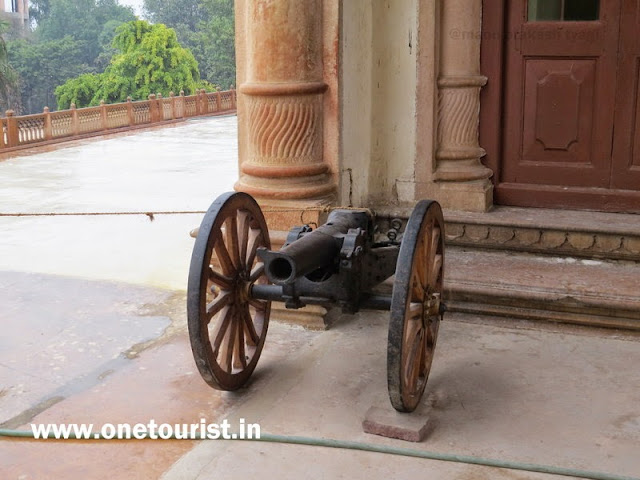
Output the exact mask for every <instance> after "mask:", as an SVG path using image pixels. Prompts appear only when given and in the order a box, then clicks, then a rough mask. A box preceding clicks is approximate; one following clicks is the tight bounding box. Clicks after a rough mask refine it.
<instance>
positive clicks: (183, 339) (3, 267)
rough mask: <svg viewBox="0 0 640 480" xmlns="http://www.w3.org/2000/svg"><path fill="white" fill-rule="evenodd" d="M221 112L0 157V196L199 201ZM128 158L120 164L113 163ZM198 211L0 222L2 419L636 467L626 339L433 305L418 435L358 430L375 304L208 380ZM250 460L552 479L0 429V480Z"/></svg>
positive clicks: (295, 473) (380, 331)
mask: <svg viewBox="0 0 640 480" xmlns="http://www.w3.org/2000/svg"><path fill="white" fill-rule="evenodd" d="M234 125H235V120H234V119H233V118H232V117H231V118H227V119H223V118H216V119H208V120H198V121H194V122H193V123H191V122H189V123H187V125H181V126H179V127H173V128H168V129H164V130H154V131H149V132H142V133H139V134H136V135H130V136H125V137H119V138H113V139H108V140H101V141H96V140H92V141H87V142H80V143H79V144H74V146H73V147H72V148H70V149H61V150H55V151H53V152H50V154H53V155H54V156H53V157H47V155H49V153H47V154H42V155H35V156H29V157H21V158H14V159H11V160H7V161H4V162H2V161H0V175H2V176H3V179H4V180H5V183H4V184H3V187H5V188H3V190H2V191H0V205H2V208H0V210H2V211H3V212H9V211H14V212H18V211H24V209H25V208H27V207H28V208H29V209H30V210H31V211H33V210H34V209H35V210H37V211H42V212H44V211H49V210H55V211H58V212H64V211H76V212H77V211H83V210H85V209H95V210H96V211H112V210H113V211H118V209H120V210H119V211H125V210H129V209H131V207H132V206H135V207H136V208H135V209H136V210H138V209H139V210H144V211H148V210H153V211H157V210H160V209H163V210H164V209H166V210H169V209H171V210H178V209H180V210H186V209H197V210H200V209H206V207H207V206H208V204H209V203H210V202H211V200H212V199H213V198H215V196H216V195H217V194H218V193H221V192H222V191H225V190H228V189H230V188H231V186H232V183H233V179H234V178H235V168H236V167H235V156H236V152H235V150H234V148H235V130H234ZM121 142H123V143H124V145H123V144H122V143H121ZM153 145H155V146H153ZM158 145H166V148H164V147H161V148H158ZM151 148H155V150H151ZM191 148H193V150H191ZM198 148H201V149H202V150H200V151H198ZM85 149H86V150H85ZM211 152H215V154H216V159H217V160H218V161H220V162H221V163H220V164H216V165H214V163H213V162H212V160H211V157H212V156H213V155H212V153H211ZM129 154H130V155H131V157H129V158H127V157H126V156H127V155H129ZM140 158H142V160H139V159H140ZM203 158H204V160H203ZM177 160H180V161H181V163H176V162H177ZM205 160H206V161H205ZM110 162H114V163H113V164H110ZM138 162H139V163H138ZM84 163H87V165H81V164H84ZM89 165H91V168H89ZM212 165H214V166H212ZM218 165H222V166H218ZM111 167H113V168H111ZM129 168H132V169H133V170H134V171H135V175H133V174H132V175H122V173H121V172H122V171H123V170H124V169H129ZM225 175H226V176H225ZM149 177H150V178H152V181H149V182H146V181H145V180H142V179H145V178H149ZM227 177H228V178H227ZM53 179H56V180H55V181H54V180H53ZM136 179H140V180H139V181H136ZM211 179H215V182H216V183H215V184H214V183H211ZM86 182H89V184H91V185H92V187H91V188H89V187H87V186H86V185H85V184H86ZM91 182H93V183H91ZM218 182H219V183H218ZM169 191H174V192H175V194H168V193H167V192H169ZM200 217H201V215H198V214H194V215H166V216H162V215H158V216H156V220H155V221H154V222H150V221H149V219H148V218H147V217H145V216H143V215H139V216H107V217H95V218H94V217H28V218H16V217H0V222H1V223H2V225H1V226H2V231H3V236H2V237H1V238H0V287H1V288H0V305H2V307H1V308H0V325H2V328H3V335H2V336H1V337H0V427H2V428H21V429H24V428H28V424H29V423H59V422H60V423H83V422H87V423H93V424H94V425H96V427H97V426H99V425H102V424H103V423H106V422H108V423H123V422H127V423H138V422H140V423H147V422H148V421H149V420H150V419H154V420H155V421H157V422H158V423H198V422H199V421H200V419H201V418H205V419H206V420H207V421H208V422H216V421H220V420H222V419H224V418H227V419H228V420H229V421H230V422H232V423H235V422H236V420H237V419H239V418H245V419H246V422H247V423H256V422H257V423H260V425H261V429H262V432H263V433H266V432H268V433H273V434H283V435H305V436H313V437H326V438H335V439H341V440H355V441H361V442H367V443H374V444H380V445H393V446H401V447H406V448H415V449H420V450H428V451H437V452H452V453H458V454H466V455H477V456H483V457H490V458H496V459H506V460H513V461H521V462H531V463H543V464H550V465H557V466H562V467H573V468H580V469H588V470H598V471H606V472H610V473H617V474H620V475H627V476H636V477H639V476H640V369H638V368H637V366H638V365H639V364H640V337H639V336H638V335H633V334H625V333H621V332H616V331H611V330H595V329H583V328H577V327H573V328H571V327H563V326H553V325H548V324H539V323H527V322H521V321H518V322H516V321H509V320H497V319H492V318H487V317H484V318H478V317H474V316H469V315H461V314H455V315H448V318H447V321H446V322H445V323H444V324H443V325H442V327H441V334H440V338H439V340H438V342H439V343H438V348H437V352H436V357H435V360H434V365H433V368H432V373H431V378H430V380H429V384H428V385H427V393H426V394H425V399H424V405H423V407H422V413H423V414H426V415H428V417H429V419H430V431H429V434H428V435H427V438H426V439H425V440H424V441H423V442H422V443H419V444H407V443H406V442H402V441H398V440H391V439H386V438H383V437H377V436H374V435H369V434H366V433H363V431H362V428H361V423H362V420H363V418H364V415H365V412H366V411H367V410H368V409H369V407H371V406H380V407H383V408H389V407H388V399H387V393H386V384H385V382H386V380H385V371H386V370H385V369H386V360H385V354H386V329H387V315H386V314H384V313H377V312H362V313H360V314H358V315H355V316H341V317H339V319H338V321H337V322H336V323H335V324H334V326H333V327H332V329H331V330H329V331H326V332H310V331H305V330H303V329H300V328H296V327H291V326H286V325H281V324H277V323H272V324H271V326H270V330H269V335H268V338H267V342H266V346H265V349H264V352H263V355H262V358H261V360H260V363H259V364H258V368H257V370H256V372H255V374H254V377H253V378H252V381H251V382H250V383H249V385H248V386H247V387H246V388H244V389H242V390H241V391H239V392H236V393H224V392H217V391H214V390H212V389H210V388H209V387H208V386H207V385H206V384H205V383H204V382H203V381H202V380H201V379H200V377H199V375H198V373H197V371H196V368H195V365H194V362H193V358H192V356H191V351H190V347H189V342H188V338H187V334H186V325H185V307H184V305H185V292H184V288H185V285H186V281H185V278H186V271H187V268H188V261H189V256H190V250H191V247H192V242H193V240H192V239H190V238H189V237H188V230H189V229H190V228H192V227H193V226H196V225H197V223H198V222H199V218H200ZM252 474H253V475H254V476H256V477H261V478H285V479H286V478H318V479H320V478H366V479H368V480H375V479H386V478H409V477H416V478H430V479H431V478H433V479H440V478H442V479H445V478H447V479H449V478H460V479H474V480H475V479H484V478H486V479H489V478H490V479H501V478H505V479H507V478H508V479H514V478H515V479H545V478H549V479H550V478H554V477H552V476H550V475H543V474H533V473H526V472H514V471H507V470H498V469H495V468H488V467H479V466H470V465H464V464H453V463H443V462H436V461H431V460H420V459H415V458H406V457H398V456H390V455H384V454H376V453H366V452H355V451H346V450H335V449H325V448H319V447H306V446H292V445H280V444H266V443H254V442H218V441H204V442H194V441H160V440H158V441H151V440H148V441H90V442H88V441H85V442H79V441H65V442H46V441H40V442H36V441H27V440H7V439H2V440H0V478H2V479H4V478H7V479H20V480H29V479H49V478H51V479H59V478H70V479H72V478H104V477H106V476H109V477H112V478H130V479H156V478H164V479H187V478H189V479H191V478H199V479H213V478H247V477H248V476H250V475H252Z"/></svg>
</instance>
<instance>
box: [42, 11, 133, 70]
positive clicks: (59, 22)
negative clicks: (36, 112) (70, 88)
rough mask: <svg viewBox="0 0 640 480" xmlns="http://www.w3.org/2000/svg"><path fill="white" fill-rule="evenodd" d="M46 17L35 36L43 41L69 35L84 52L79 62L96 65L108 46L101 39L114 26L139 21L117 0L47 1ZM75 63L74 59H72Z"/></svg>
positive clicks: (109, 39) (112, 30)
mask: <svg viewBox="0 0 640 480" xmlns="http://www.w3.org/2000/svg"><path fill="white" fill-rule="evenodd" d="M47 5H48V6H47V9H46V12H47V13H46V15H45V14H43V16H42V17H41V18H40V19H39V20H38V26H37V28H36V31H35V35H36V37H37V39H38V40H40V41H51V40H58V39H61V38H63V37H65V36H70V37H71V38H72V39H73V40H75V41H77V42H78V45H79V46H80V48H81V50H80V52H79V56H78V57H77V58H76V59H75V61H77V63H83V64H87V65H89V66H94V62H95V60H96V58H97V57H98V56H99V55H100V53H101V51H102V49H103V47H104V45H105V44H108V43H109V42H111V39H112V38H113V36H111V37H110V38H108V40H107V41H106V42H105V41H104V39H102V41H101V37H104V35H105V28H106V33H107V34H108V32H111V34H113V32H114V31H115V26H117V25H119V24H122V23H125V22H130V21H132V20H135V19H136V16H135V15H134V14H133V10H132V9H131V8H130V7H125V6H122V5H119V4H118V2H117V0H48V3H47ZM69 60H70V61H73V60H72V59H69Z"/></svg>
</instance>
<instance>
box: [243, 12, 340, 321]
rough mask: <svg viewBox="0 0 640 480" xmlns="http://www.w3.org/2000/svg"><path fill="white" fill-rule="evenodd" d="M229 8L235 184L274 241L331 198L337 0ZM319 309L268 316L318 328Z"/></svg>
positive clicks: (320, 217)
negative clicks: (254, 203) (232, 15)
mask: <svg viewBox="0 0 640 480" xmlns="http://www.w3.org/2000/svg"><path fill="white" fill-rule="evenodd" d="M235 9H236V65H237V81H238V84H239V87H238V98H237V101H238V154H239V166H240V178H239V180H238V182H237V183H236V185H235V189H236V190H238V191H242V192H246V193H249V194H250V195H252V196H254V197H255V198H256V199H257V200H258V203H259V204H260V206H261V207H262V209H263V211H264V212H265V217H266V220H267V224H268V226H269V230H270V235H271V243H272V248H274V249H278V248H279V247H280V246H281V245H282V243H283V242H284V240H285V238H286V232H287V231H288V230H289V229H290V228H291V227H292V226H295V225H301V224H303V223H311V224H321V223H323V222H324V219H325V217H326V213H325V212H324V210H325V207H327V206H328V205H331V204H332V203H333V202H334V201H335V191H336V181H335V179H336V177H337V174H336V171H337V162H338V159H337V151H338V140H337V136H336V135H335V130H336V129H337V125H338V124H339V122H338V118H337V114H336V113H335V112H337V108H336V107H335V105H336V104H337V100H336V99H337V69H334V68H332V62H333V63H335V62H337V60H336V59H334V58H333V56H332V55H331V54H329V53H328V52H330V51H331V48H337V47H336V46H335V45H337V32H338V31H339V29H338V24H337V15H335V14H336V12H337V11H338V10H337V9H338V2H337V1H332V0H324V1H323V0H236V1H235ZM334 44H335V45H334ZM336 55H337V54H336ZM325 58H327V60H326V61H325ZM325 64H326V65H325ZM328 85H331V90H328ZM325 314H326V309H324V308H322V307H318V306H311V307H306V308H304V309H301V310H286V309H284V308H283V307H281V304H278V303H276V304H274V308H273V309H272V317H274V318H277V319H280V320H285V321H289V322H293V323H298V324H302V325H305V326H307V327H309V328H324V326H325V324H324V320H323V317H324V315H325Z"/></svg>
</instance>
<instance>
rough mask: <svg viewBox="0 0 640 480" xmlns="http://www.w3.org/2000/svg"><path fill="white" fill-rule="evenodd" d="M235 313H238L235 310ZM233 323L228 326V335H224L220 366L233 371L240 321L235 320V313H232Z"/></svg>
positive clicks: (227, 370) (229, 371)
mask: <svg viewBox="0 0 640 480" xmlns="http://www.w3.org/2000/svg"><path fill="white" fill-rule="evenodd" d="M234 313H237V312H235V311H234ZM229 318H231V322H230V323H231V325H230V328H227V335H226V336H225V337H224V339H223V341H222V348H221V349H220V356H221V359H220V360H221V361H220V362H219V363H220V367H221V368H222V369H223V370H224V371H226V372H228V373H231V371H232V359H233V346H234V344H235V342H236V335H237V334H236V329H237V328H238V322H236V321H235V319H234V318H233V315H230V317H229Z"/></svg>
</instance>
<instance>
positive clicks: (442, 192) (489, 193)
mask: <svg viewBox="0 0 640 480" xmlns="http://www.w3.org/2000/svg"><path fill="white" fill-rule="evenodd" d="M416 198H434V199H437V200H438V202H439V203H440V205H442V207H443V208H445V209H449V210H463V211H467V212H487V211H489V210H490V209H491V208H492V207H493V184H492V183H491V181H490V180H489V179H485V180H477V181H473V182H464V183H461V182H455V183H454V182H438V183H418V184H416Z"/></svg>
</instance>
